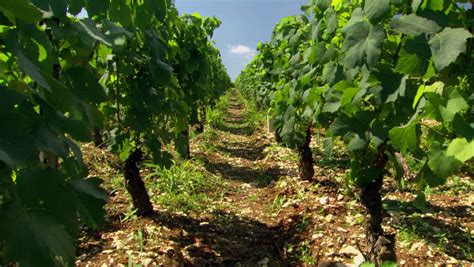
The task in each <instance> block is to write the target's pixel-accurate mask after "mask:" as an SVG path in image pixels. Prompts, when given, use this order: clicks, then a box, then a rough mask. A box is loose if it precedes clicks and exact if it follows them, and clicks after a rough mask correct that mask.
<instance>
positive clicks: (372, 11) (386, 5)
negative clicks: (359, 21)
mask: <svg viewBox="0 0 474 267" xmlns="http://www.w3.org/2000/svg"><path fill="white" fill-rule="evenodd" d="M364 2H365V4H364V12H365V15H366V16H367V17H368V18H369V20H370V21H378V20H379V19H381V18H383V17H384V16H385V15H387V13H388V12H389V11H390V0H365V1H364Z"/></svg>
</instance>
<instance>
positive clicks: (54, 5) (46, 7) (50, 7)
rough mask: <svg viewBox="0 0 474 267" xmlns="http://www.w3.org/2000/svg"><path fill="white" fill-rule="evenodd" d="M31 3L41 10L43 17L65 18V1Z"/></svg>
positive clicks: (37, 0) (43, 0)
mask: <svg viewBox="0 0 474 267" xmlns="http://www.w3.org/2000/svg"><path fill="white" fill-rule="evenodd" d="M32 2H33V3H34V4H35V5H36V6H37V7H39V8H40V9H41V10H43V17H48V18H52V17H57V18H65V17H66V12H67V0H32Z"/></svg>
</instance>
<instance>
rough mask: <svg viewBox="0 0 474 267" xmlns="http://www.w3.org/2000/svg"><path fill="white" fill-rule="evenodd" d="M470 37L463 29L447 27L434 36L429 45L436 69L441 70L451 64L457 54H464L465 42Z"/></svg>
mask: <svg viewBox="0 0 474 267" xmlns="http://www.w3.org/2000/svg"><path fill="white" fill-rule="evenodd" d="M471 37H472V35H471V33H469V32H468V31H467V30H465V29H461V28H455V29H453V28H449V27H447V28H445V29H444V30H443V31H442V32H440V33H438V34H436V35H434V36H433V37H432V38H431V40H430V42H429V44H430V48H431V53H432V54H433V59H434V64H435V67H436V69H437V70H438V71H441V70H443V69H444V68H446V67H447V66H449V65H450V64H451V63H453V62H454V61H455V60H456V59H457V58H458V56H459V54H461V53H464V52H465V51H466V41H467V39H469V38H471Z"/></svg>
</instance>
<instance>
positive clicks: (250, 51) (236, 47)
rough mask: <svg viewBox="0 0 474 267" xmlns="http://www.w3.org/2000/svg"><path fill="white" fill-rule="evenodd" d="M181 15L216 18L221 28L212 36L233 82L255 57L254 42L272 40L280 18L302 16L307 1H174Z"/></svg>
mask: <svg viewBox="0 0 474 267" xmlns="http://www.w3.org/2000/svg"><path fill="white" fill-rule="evenodd" d="M175 2H176V7H177V8H178V10H179V12H180V13H200V14H201V15H203V16H215V17H217V18H218V19H220V20H221V21H222V25H221V26H220V27H219V28H218V29H217V30H216V32H215V33H214V39H215V41H216V46H217V48H218V49H219V50H220V52H221V55H222V58H223V62H224V65H225V66H226V67H227V70H228V72H229V75H230V77H231V78H232V79H235V78H236V77H237V76H238V75H239V73H240V71H241V70H242V69H243V67H245V65H246V64H247V63H248V62H249V61H250V59H251V58H252V57H253V56H254V55H255V53H256V51H255V49H256V47H257V43H258V42H259V41H268V40H270V39H271V35H272V30H273V28H274V27H275V24H276V23H277V22H279V21H280V20H281V18H283V17H287V16H290V15H296V14H301V13H302V12H301V11H300V7H301V6H302V5H304V4H306V3H307V2H308V1H307V0H176V1H175Z"/></svg>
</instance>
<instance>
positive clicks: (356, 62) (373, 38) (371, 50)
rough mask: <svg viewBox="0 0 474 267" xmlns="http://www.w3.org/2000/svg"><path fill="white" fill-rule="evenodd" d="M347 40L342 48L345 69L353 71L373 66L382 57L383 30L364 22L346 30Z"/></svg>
mask: <svg viewBox="0 0 474 267" xmlns="http://www.w3.org/2000/svg"><path fill="white" fill-rule="evenodd" d="M344 32H345V34H346V40H345V42H344V45H343V47H342V50H343V51H345V68H346V69H352V68H354V67H356V66H361V65H363V64H364V63H367V65H368V66H372V65H374V64H375V62H376V61H377V60H378V57H379V56H380V53H381V52H382V50H381V45H382V41H383V39H384V38H385V33H384V31H383V30H382V28H380V27H378V26H372V25H371V24H370V23H369V22H366V21H362V22H357V23H356V24H354V25H352V26H350V27H348V28H344Z"/></svg>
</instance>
